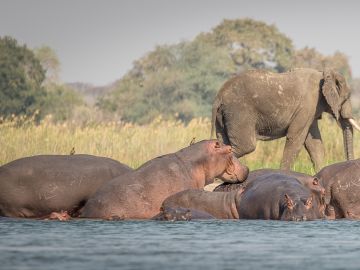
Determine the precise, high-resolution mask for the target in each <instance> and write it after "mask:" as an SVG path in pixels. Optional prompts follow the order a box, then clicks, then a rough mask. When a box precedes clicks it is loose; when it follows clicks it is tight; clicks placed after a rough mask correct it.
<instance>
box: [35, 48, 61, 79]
mask: <svg viewBox="0 0 360 270" xmlns="http://www.w3.org/2000/svg"><path fill="white" fill-rule="evenodd" d="M34 54H35V57H36V58H37V59H38V60H39V61H40V64H41V66H42V67H43V69H44V70H45V72H46V73H45V75H46V79H45V84H48V83H58V82H59V72H60V61H59V58H58V56H57V55H56V53H55V51H54V50H53V49H52V48H50V47H49V46H42V47H39V48H35V49H34Z"/></svg>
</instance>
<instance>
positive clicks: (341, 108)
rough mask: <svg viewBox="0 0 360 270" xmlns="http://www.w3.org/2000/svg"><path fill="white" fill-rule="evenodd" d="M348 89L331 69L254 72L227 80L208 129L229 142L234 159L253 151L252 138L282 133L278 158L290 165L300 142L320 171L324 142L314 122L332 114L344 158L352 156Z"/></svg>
mask: <svg viewBox="0 0 360 270" xmlns="http://www.w3.org/2000/svg"><path fill="white" fill-rule="evenodd" d="M350 94H351V91H350V89H349V87H348V85H347V83H346V81H345V78H344V77H343V76H342V75H341V74H339V73H338V72H335V71H333V70H325V71H324V72H320V71H317V70H314V69H309V68H303V69H294V70H291V71H289V72H285V73H272V72H268V71H263V70H252V71H247V72H244V73H242V74H239V75H237V76H235V77H233V78H231V79H229V80H228V81H227V82H226V83H225V84H224V85H223V87H222V88H221V89H220V91H219V93H218V94H217V96H216V98H215V101H214V104H213V109H212V131H211V134H212V135H213V133H214V131H216V136H217V138H218V139H219V140H220V141H222V142H224V143H225V144H228V145H231V146H232V148H233V151H234V154H235V156H236V157H241V156H244V155H246V154H248V153H251V152H253V151H254V150H255V147H256V140H273V139H278V138H281V137H284V136H286V143H285V148H284V153H283V158H282V161H281V168H282V169H290V167H291V166H292V164H293V163H294V160H295V158H296V157H297V155H298V154H299V152H300V150H301V147H302V146H303V145H304V146H305V148H306V150H307V152H308V154H309V156H310V158H311V161H312V163H313V165H314V167H315V170H316V171H318V170H319V169H320V168H322V165H323V160H324V146H323V143H322V139H321V134H320V130H319V127H318V120H319V119H321V115H322V113H323V112H327V113H330V114H331V115H333V117H334V118H335V119H336V121H337V122H338V123H339V125H340V126H341V128H342V130H343V138H344V151H345V156H346V159H347V160H350V159H353V158H354V153H353V127H355V128H356V129H358V130H360V127H359V126H358V124H357V123H356V122H355V120H354V119H353V116H352V107H351V103H350Z"/></svg>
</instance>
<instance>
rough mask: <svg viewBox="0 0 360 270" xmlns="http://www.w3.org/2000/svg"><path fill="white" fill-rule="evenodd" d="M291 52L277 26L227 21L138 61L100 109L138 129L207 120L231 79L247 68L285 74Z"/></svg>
mask: <svg viewBox="0 0 360 270" xmlns="http://www.w3.org/2000/svg"><path fill="white" fill-rule="evenodd" d="M292 52H293V48H292V43H291V40H290V39H288V38H287V37H286V36H284V35H283V34H281V33H280V32H279V31H278V30H277V28H276V27H275V26H268V25H266V24H265V23H262V22H257V21H254V20H250V19H244V20H233V21H230V20H225V21H224V22H223V23H221V24H220V25H219V26H217V27H215V28H214V30H213V31H212V32H210V33H201V34H200V35H198V36H197V37H196V38H195V39H194V40H193V41H190V42H181V43H178V44H175V45H165V46H158V47H156V48H155V50H153V51H151V52H149V53H148V54H146V55H145V56H144V57H142V58H140V59H139V60H137V61H135V62H134V65H133V68H132V69H131V70H130V71H129V72H128V73H127V74H126V75H125V76H124V77H123V78H122V79H121V80H119V81H118V83H117V85H116V86H115V87H114V89H113V91H112V92H111V93H110V94H108V95H106V96H104V97H102V98H101V99H100V100H99V101H98V106H99V107H100V108H102V109H104V110H107V111H111V112H115V113H117V114H119V115H120V116H121V118H122V120H125V121H130V122H138V123H147V122H149V121H151V120H152V119H154V118H155V117H157V116H158V115H163V117H165V118H177V119H181V120H183V121H185V122H186V121H189V120H190V119H192V118H193V117H200V116H201V117H204V116H209V115H210V112H211V104H212V101H213V99H214V96H215V95H216V93H217V91H218V90H219V88H220V87H221V85H222V84H223V83H224V82H225V81H226V80H227V79H228V78H229V77H231V76H232V75H233V74H235V73H237V72H239V71H241V70H244V69H248V68H267V69H270V70H274V71H282V70H284V69H286V68H288V66H290V64H291V55H292ZM129 104H131V106H129Z"/></svg>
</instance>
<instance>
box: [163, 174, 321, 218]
mask: <svg viewBox="0 0 360 270" xmlns="http://www.w3.org/2000/svg"><path fill="white" fill-rule="evenodd" d="M318 196H320V194H318ZM314 197H315V195H314V194H313V193H312V192H311V191H310V189H308V188H307V187H305V186H304V185H303V184H302V183H301V182H300V181H299V180H298V179H296V178H294V177H291V176H287V175H284V174H278V173H268V174H264V175H261V176H259V177H258V178H256V179H254V180H253V181H251V183H250V184H248V185H247V186H246V187H245V188H243V189H239V190H232V191H229V192H209V191H204V190H194V189H189V190H185V191H182V192H179V193H176V194H174V195H172V196H170V197H168V198H166V199H165V200H164V202H163V204H162V208H189V209H194V210H197V211H202V212H205V213H208V214H210V215H212V216H214V217H215V218H218V219H276V220H296V221H300V220H312V219H317V218H321V217H323V211H321V210H320V206H319V205H318V201H319V200H314Z"/></svg>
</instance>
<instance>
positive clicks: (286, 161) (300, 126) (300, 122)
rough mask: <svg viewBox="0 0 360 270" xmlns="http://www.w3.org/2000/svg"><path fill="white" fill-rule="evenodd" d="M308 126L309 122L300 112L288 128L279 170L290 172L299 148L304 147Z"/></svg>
mask: <svg viewBox="0 0 360 270" xmlns="http://www.w3.org/2000/svg"><path fill="white" fill-rule="evenodd" d="M310 125H311V122H309V121H308V117H306V115H305V113H304V112H300V113H298V115H297V117H295V119H294V121H293V122H292V124H291V125H290V126H289V128H288V133H287V135H286V142H285V148H284V154H283V158H282V161H281V169H283V170H290V167H291V166H292V165H293V163H294V161H295V159H296V157H297V156H298V154H299V152H300V150H301V147H302V146H303V145H304V142H305V139H306V136H307V134H308V132H309V127H310Z"/></svg>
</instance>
